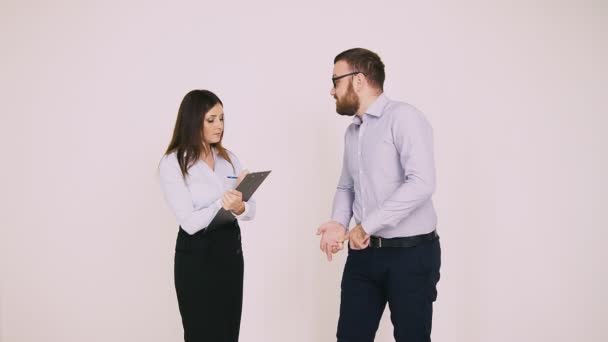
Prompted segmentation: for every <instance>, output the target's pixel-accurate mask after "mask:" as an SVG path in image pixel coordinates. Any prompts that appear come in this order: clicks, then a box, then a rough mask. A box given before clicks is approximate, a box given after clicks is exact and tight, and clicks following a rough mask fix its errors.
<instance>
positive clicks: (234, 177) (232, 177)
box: [228, 176, 237, 179]
mask: <svg viewBox="0 0 608 342" xmlns="http://www.w3.org/2000/svg"><path fill="white" fill-rule="evenodd" d="M228 178H230V179H236V178H237V177H236V176H228Z"/></svg>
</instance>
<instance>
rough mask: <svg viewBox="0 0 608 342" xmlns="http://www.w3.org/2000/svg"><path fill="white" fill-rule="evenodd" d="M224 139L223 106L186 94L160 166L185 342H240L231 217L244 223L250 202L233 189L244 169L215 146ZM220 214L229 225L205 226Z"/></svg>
mask: <svg viewBox="0 0 608 342" xmlns="http://www.w3.org/2000/svg"><path fill="white" fill-rule="evenodd" d="M223 135H224V110H223V104H222V101H220V99H219V98H218V97H217V96H216V95H215V94H213V93H212V92H210V91H207V90H193V91H191V92H189V93H188V94H186V96H185V97H184V99H183V100H182V103H181V105H180V107H179V112H178V114H177V121H176V122H175V130H174V132H173V138H172V139H171V143H170V144H169V148H168V149H167V152H166V153H165V156H164V157H163V158H162V160H161V162H160V166H159V169H160V170H159V171H160V172H159V173H160V184H161V187H162V190H163V192H164V195H165V198H166V200H167V202H168V204H169V207H171V209H172V211H173V213H174V214H175V216H176V218H177V221H178V223H179V225H180V229H179V233H178V234H177V243H176V247H175V289H176V292H177V301H178V304H179V311H180V314H181V316H182V324H183V326H184V339H185V341H187V342H198V341H230V342H232V341H238V338H239V328H240V322H241V307H242V302H243V254H242V251H241V234H240V228H239V225H238V221H237V219H240V220H251V219H252V218H253V216H254V214H255V203H254V202H253V201H251V200H250V201H249V202H244V201H243V200H242V194H241V193H240V192H238V191H236V190H234V189H233V188H234V187H236V185H237V184H238V182H240V180H241V179H242V177H243V176H244V175H245V171H242V168H241V164H240V163H239V160H238V159H237V157H236V156H235V155H234V154H233V153H231V152H229V151H228V150H226V149H225V148H224V147H223V146H222V137H223ZM236 175H239V177H238V179H237V177H236ZM220 208H224V209H226V210H228V211H230V212H232V213H233V215H234V217H235V219H234V221H233V222H230V223H228V224H221V225H216V224H213V225H210V223H211V221H212V219H213V218H214V216H215V215H216V214H217V212H218V211H219V210H220Z"/></svg>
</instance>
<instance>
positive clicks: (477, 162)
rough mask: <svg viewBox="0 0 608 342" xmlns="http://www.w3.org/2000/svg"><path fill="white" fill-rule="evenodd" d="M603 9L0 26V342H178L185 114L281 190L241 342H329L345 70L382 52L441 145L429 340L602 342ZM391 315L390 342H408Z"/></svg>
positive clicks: (153, 14) (152, 7)
mask: <svg viewBox="0 0 608 342" xmlns="http://www.w3.org/2000/svg"><path fill="white" fill-rule="evenodd" d="M607 15H608V9H607V5H606V2H605V1H574V0H572V1H535V2H530V1H506V0H503V1H394V2H389V1H376V2H373V3H372V2H369V1H368V2H353V1H348V2H342V1H323V2H322V1H318V2H310V1H301V2H297V3H288V2H285V1H276V2H269V1H258V2H244V1H243V2H241V3H236V2H220V1H213V2H202V1H191V2H168V1H167V2H160V1H141V2H128V1H98V2H82V1H53V2H50V1H49V2H45V1H14V0H11V1H6V0H3V1H2V2H1V3H0V47H1V49H2V53H1V54H0V74H1V77H0V96H1V101H0V109H1V117H0V127H1V131H0V146H2V156H1V159H2V168H1V171H0V172H1V174H0V176H1V177H0V181H1V182H2V183H0V185H1V189H2V190H1V194H2V195H1V201H2V202H1V203H0V204H1V209H0V210H1V213H2V214H1V217H0V220H1V221H0V224H1V226H0V229H1V230H0V234H1V235H0V267H1V268H0V271H1V273H0V290H1V292H0V340H1V341H2V342H30V341H42V340H44V341H61V342H71V341H104V342H105V341H178V340H180V338H181V334H182V327H181V321H180V317H179V312H178V309H177V302H176V298H175V290H174V286H173V248H174V243H175V238H176V233H177V225H176V222H175V219H174V217H173V215H172V213H171V212H170V211H169V209H168V207H167V206H166V204H165V202H164V199H163V198H162V194H161V192H160V189H159V184H158V180H157V174H156V171H157V165H158V161H159V159H160V157H161V156H162V154H163V151H164V149H165V148H166V146H167V144H168V142H169V139H170V137H171V134H172V129H173V125H174V122H175V117H176V113H177V109H178V106H179V103H180V101H181V99H182V97H183V96H184V95H185V94H186V93H187V92H188V91H189V90H191V89H197V88H198V89H200V88H203V89H210V90H212V91H214V92H216V93H217V94H218V95H219V96H220V98H221V99H222V100H223V102H224V103H225V113H226V133H225V146H227V147H228V148H229V149H231V150H232V151H234V152H235V153H236V154H237V155H238V156H239V158H240V159H241V160H242V161H243V163H244V164H245V165H246V166H247V167H248V168H249V169H250V170H252V171H257V170H266V169H271V170H272V171H273V172H272V174H271V175H270V177H269V178H268V179H267V181H266V182H265V184H264V185H263V186H262V187H261V188H260V190H259V192H258V194H257V200H258V214H257V218H256V219H255V220H254V221H252V222H247V223H243V224H242V229H243V243H244V256H245V294H244V295H245V297H244V307H243V321H242V326H241V337H242V338H241V340H242V341H297V342H299V341H302V342H304V341H307V342H308V341H332V340H335V331H336V323H337V319H338V308H339V295H340V279H341V272H342V269H343V266H344V261H345V253H342V254H340V255H338V257H337V260H335V261H334V262H332V263H327V262H326V261H325V259H324V256H323V255H322V254H321V253H320V251H319V249H318V237H317V236H315V234H314V233H315V230H316V228H317V227H318V225H319V224H320V223H322V222H324V221H326V220H327V219H328V218H329V214H330V209H331V200H332V197H333V193H334V190H335V185H336V182H337V179H338V174H339V171H340V167H341V158H342V148H343V134H344V129H345V128H346V126H347V125H348V124H349V123H350V119H348V118H344V117H339V116H338V115H336V113H335V105H334V100H333V98H331V97H330V96H329V91H330V87H331V82H330V77H331V73H332V66H333V58H334V56H335V55H336V54H337V53H339V52H341V51H343V50H345V49H347V48H351V47H356V46H360V47H366V48H369V49H371V50H373V51H375V52H377V53H379V54H380V56H381V57H382V58H383V60H384V62H385V64H386V72H387V80H386V83H385V90H386V94H387V95H388V96H389V97H391V98H393V99H396V100H401V101H406V102H408V103H411V104H413V105H414V106H416V107H418V108H419V109H421V110H422V111H423V112H424V113H425V114H426V115H427V117H428V119H429V121H430V122H431V124H432V125H433V127H434V130H435V152H436V164H437V175H438V189H437V192H436V194H435V196H434V199H435V204H436V207H437V211H438V215H439V226H438V230H439V233H440V235H441V243H442V249H443V266H442V278H441V281H440V283H439V298H438V301H437V302H436V305H435V316H434V322H433V339H434V340H435V341H465V342H471V341H483V342H485V341H492V342H501V341H505V342H507V341H508V342H511V341H551V342H558V341H564V342H565V341H598V342H600V341H607V340H608V328H607V326H606V317H608V295H607V294H606V292H605V289H606V288H607V287H608V272H607V268H606V266H605V264H604V261H605V260H606V258H607V257H608V252H606V248H605V247H604V244H605V241H606V239H607V238H608V233H607V228H608V219H607V218H606V205H605V204H606V195H607V194H608V181H607V180H606V174H607V173H608V172H607V171H608V166H607V165H608V163H607V157H608V153H607V151H606V150H607V148H606V147H607V146H608V138H606V134H605V130H606V128H607V126H608V125H607V123H608V120H607V118H606V116H607V114H608V105H607V104H606V95H607V89H608V86H607V81H608V65H607V63H606V60H608V51H607V50H608V49H607V42H608V34H607V28H608V21H607V20H606V17H607ZM388 315H389V312H388V309H387V311H386V313H385V316H384V318H383V321H382V323H381V326H380V329H379V331H378V335H377V336H378V337H377V341H391V340H392V327H391V325H390V321H389V319H388Z"/></svg>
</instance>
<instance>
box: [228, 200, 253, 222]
mask: <svg viewBox="0 0 608 342" xmlns="http://www.w3.org/2000/svg"><path fill="white" fill-rule="evenodd" d="M243 204H244V205H245V210H244V211H243V212H242V213H241V214H240V215H237V214H235V213H234V212H232V211H231V213H232V215H234V217H236V218H237V219H242V218H243V217H245V216H247V214H248V213H249V204H247V202H243Z"/></svg>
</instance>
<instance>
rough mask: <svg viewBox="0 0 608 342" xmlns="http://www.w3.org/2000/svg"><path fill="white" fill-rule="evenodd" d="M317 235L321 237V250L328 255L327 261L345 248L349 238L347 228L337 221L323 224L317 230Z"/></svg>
mask: <svg viewBox="0 0 608 342" xmlns="http://www.w3.org/2000/svg"><path fill="white" fill-rule="evenodd" d="M317 235H321V244H320V248H321V251H322V252H324V253H325V254H326V255H327V261H331V260H332V255H333V254H334V253H338V252H339V251H341V250H342V249H343V248H344V241H345V240H346V239H347V238H348V234H347V230H346V228H345V227H344V226H343V225H342V224H340V223H338V222H336V221H329V222H325V223H323V224H322V225H321V226H320V227H319V228H318V229H317Z"/></svg>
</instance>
